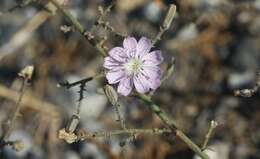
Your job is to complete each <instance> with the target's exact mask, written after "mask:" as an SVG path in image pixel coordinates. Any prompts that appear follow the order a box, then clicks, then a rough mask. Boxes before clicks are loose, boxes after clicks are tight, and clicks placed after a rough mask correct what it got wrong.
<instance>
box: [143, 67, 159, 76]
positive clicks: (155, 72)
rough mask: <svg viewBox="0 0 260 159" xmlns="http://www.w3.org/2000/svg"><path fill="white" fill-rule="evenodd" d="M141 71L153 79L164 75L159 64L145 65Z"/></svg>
mask: <svg viewBox="0 0 260 159" xmlns="http://www.w3.org/2000/svg"><path fill="white" fill-rule="evenodd" d="M141 73H143V74H144V75H145V76H147V77H148V78H151V79H157V78H158V79H160V78H161V76H162V70H161V68H160V67H158V66H143V67H142V70H141Z"/></svg>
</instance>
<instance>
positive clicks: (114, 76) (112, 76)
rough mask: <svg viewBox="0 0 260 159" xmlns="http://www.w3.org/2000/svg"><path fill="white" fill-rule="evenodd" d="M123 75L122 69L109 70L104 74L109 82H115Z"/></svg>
mask: <svg viewBox="0 0 260 159" xmlns="http://www.w3.org/2000/svg"><path fill="white" fill-rule="evenodd" d="M124 76H125V72H124V70H123V69H117V70H111V71H109V72H108V73H107V74H106V78H107V81H108V83H109V84H115V83H117V82H119V81H120V80H121V79H122V78H123V77H124Z"/></svg>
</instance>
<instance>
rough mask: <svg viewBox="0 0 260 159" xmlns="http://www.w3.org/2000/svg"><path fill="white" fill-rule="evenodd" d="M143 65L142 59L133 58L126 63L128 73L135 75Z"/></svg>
mask: <svg viewBox="0 0 260 159" xmlns="http://www.w3.org/2000/svg"><path fill="white" fill-rule="evenodd" d="M142 65H143V63H142V61H141V59H138V58H133V59H130V60H129V61H128V62H127V63H125V64H124V68H125V71H126V73H127V74H128V75H135V74H137V73H139V72H140V70H141V68H142Z"/></svg>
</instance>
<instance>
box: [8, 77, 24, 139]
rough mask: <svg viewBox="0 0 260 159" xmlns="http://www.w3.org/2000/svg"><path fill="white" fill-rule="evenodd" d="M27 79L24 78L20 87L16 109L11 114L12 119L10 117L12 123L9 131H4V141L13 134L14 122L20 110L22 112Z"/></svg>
mask: <svg viewBox="0 0 260 159" xmlns="http://www.w3.org/2000/svg"><path fill="white" fill-rule="evenodd" d="M25 83H26V81H25V79H23V81H22V85H21V88H20V91H19V92H20V96H19V98H18V100H17V102H16V104H15V109H14V112H13V114H12V115H11V119H10V125H8V129H7V131H6V132H5V133H4V137H3V140H4V141H7V140H8V138H9V136H10V135H11V132H12V131H13V128H14V123H15V121H16V118H17V116H18V115H19V112H20V109H21V105H20V103H21V101H22V98H23V95H24V91H25V88H26V87H25Z"/></svg>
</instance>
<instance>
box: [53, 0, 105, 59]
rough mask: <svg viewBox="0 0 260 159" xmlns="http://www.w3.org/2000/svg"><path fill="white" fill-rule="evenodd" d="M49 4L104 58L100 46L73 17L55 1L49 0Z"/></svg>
mask: <svg viewBox="0 0 260 159" xmlns="http://www.w3.org/2000/svg"><path fill="white" fill-rule="evenodd" d="M49 1H50V2H52V3H53V4H54V6H55V7H56V8H58V10H60V11H61V12H62V14H63V15H64V16H65V17H66V18H67V19H68V20H69V21H70V22H71V23H72V24H73V26H74V27H75V29H76V30H77V31H78V32H79V33H80V34H81V35H83V36H84V37H85V38H86V40H87V41H88V42H89V43H90V44H91V45H92V46H94V47H95V48H96V49H97V50H98V51H99V52H100V53H101V54H102V55H103V56H106V55H107V53H106V51H105V50H104V48H102V46H100V44H99V43H98V42H97V41H96V40H95V39H94V38H93V36H92V34H91V33H90V32H88V31H87V30H86V29H85V28H84V27H83V26H82V25H81V24H80V22H79V21H78V20H77V19H76V18H75V17H73V15H72V14H71V13H70V12H69V11H68V10H66V9H64V8H63V7H62V6H60V4H59V3H58V2H57V1H56V0H49Z"/></svg>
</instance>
